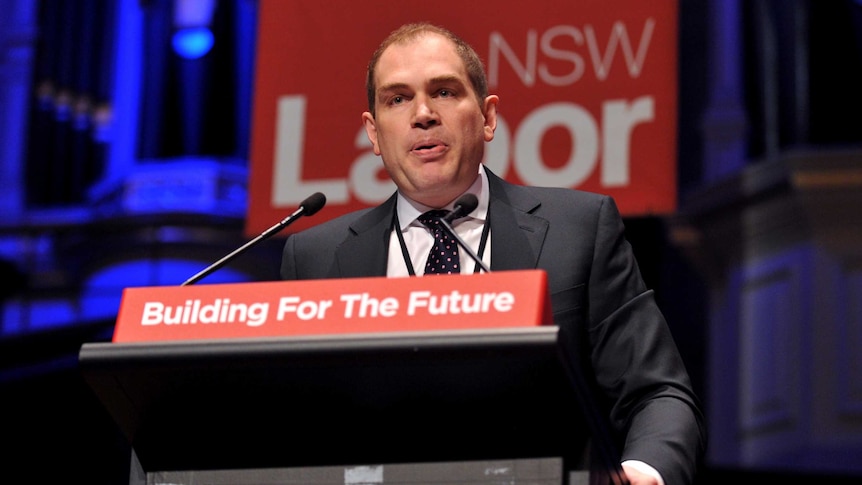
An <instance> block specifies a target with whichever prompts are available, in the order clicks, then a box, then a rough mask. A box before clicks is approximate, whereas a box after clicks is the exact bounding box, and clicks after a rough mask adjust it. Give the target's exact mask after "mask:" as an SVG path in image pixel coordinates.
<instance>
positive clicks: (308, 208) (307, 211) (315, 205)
mask: <svg viewBox="0 0 862 485" xmlns="http://www.w3.org/2000/svg"><path fill="white" fill-rule="evenodd" d="M324 204H326V196H325V195H323V194H321V193H320V192H315V193H313V194H311V195H310V196H308V197H307V198H306V199H305V200H304V201H302V203H301V204H300V205H299V209H296V210H295V211H294V212H293V214H291V215H289V216H287V217H285V218H284V219H282V220H281V222H279V223H278V224H276V225H274V226H272V227H270V228H269V229H267V230H265V231H263V232H262V233H260V234H259V235H258V236H257V237H256V238H254V239H252V240H251V241H249V242H247V243H245V244H243V245H242V246H240V247H239V248H237V249H235V250H234V251H233V252H232V253H230V254H228V255H227V256H225V257H223V258H221V259H220V260H218V261H216V262H215V263H213V264H211V265H209V266H207V267H206V268H204V269H203V270H202V271H200V272H199V273H198V274H196V275H194V276H192V277H191V278H189V279H187V280H186V281H185V282H183V284H182V285H180V286H186V285H190V284H192V283H195V282H197V281H198V280H200V279H201V278H203V277H204V276H207V275H208V274H210V273H212V272H213V271H215V270H217V269H219V268H221V267H222V266H224V265H225V264H227V262H228V261H230V260H232V259H234V258H235V257H237V256H239V255H240V254H242V253H244V252H245V251H246V250H248V249H249V248H250V247H252V246H254V245H255V244H257V243H259V242H261V241H263V240H264V239H266V238H268V237H270V236H272V235H273V234H275V233H277V232H278V231H281V230H282V229H284V228H285V227H287V226H289V225H291V224H293V222H294V221H296V220H297V219H299V218H300V217H302V216H311V215H314V214H315V213H317V211H319V210H320V209H321V208H323V205H324Z"/></svg>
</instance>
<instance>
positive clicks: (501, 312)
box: [113, 270, 552, 342]
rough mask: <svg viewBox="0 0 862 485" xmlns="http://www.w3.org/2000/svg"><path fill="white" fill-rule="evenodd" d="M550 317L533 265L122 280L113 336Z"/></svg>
mask: <svg viewBox="0 0 862 485" xmlns="http://www.w3.org/2000/svg"><path fill="white" fill-rule="evenodd" d="M550 323H552V318H551V311H550V302H549V301H548V297H547V275H546V274H545V272H544V271H539V270H519V271H498V272H494V273H483V274H470V275H440V276H434V277H427V278H422V277H414V278H384V277H374V278H347V279H334V280H305V281H271V282H255V283H229V284H212V285H198V286H171V287H168V286H158V287H136V288H126V289H125V290H124V291H123V298H122V302H121V304H120V311H119V314H118V316H117V322H116V325H115V327H114V338H113V341H114V342H146V341H164V340H191V339H224V338H249V337H251V338H254V337H274V336H300V335H323V334H348V333H368V332H402V331H424V330H454V329H481V328H495V327H529V326H538V325H545V324H550Z"/></svg>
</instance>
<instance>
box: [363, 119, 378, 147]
mask: <svg viewBox="0 0 862 485" xmlns="http://www.w3.org/2000/svg"><path fill="white" fill-rule="evenodd" d="M362 124H363V125H364V126H365V134H366V135H368V141H370V142H371V146H372V147H373V148H374V154H375V155H377V156H380V146H379V145H378V144H377V125H376V124H375V122H374V115H372V114H371V113H370V112H368V111H366V112H364V113H362Z"/></svg>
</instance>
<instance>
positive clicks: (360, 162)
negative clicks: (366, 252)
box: [246, 0, 677, 235]
mask: <svg viewBox="0 0 862 485" xmlns="http://www.w3.org/2000/svg"><path fill="white" fill-rule="evenodd" d="M259 5H260V10H259V15H260V17H259V26H258V29H259V30H258V45H257V56H258V58H257V71H256V73H255V79H256V80H255V93H254V117H253V133H252V149H251V175H250V182H249V193H250V198H249V212H248V218H247V226H246V229H247V232H248V234H250V235H251V234H258V233H260V232H261V231H263V230H265V229H266V228H268V227H270V226H271V225H273V224H275V223H277V222H278V221H280V220H282V219H283V218H284V217H286V216H287V215H288V214H290V213H291V212H293V211H294V210H295V209H296V207H297V206H298V204H299V203H300V202H301V201H302V200H304V199H305V198H306V197H308V196H309V195H311V194H312V193H314V192H317V191H319V192H322V193H323V194H325V195H326V198H327V204H326V207H324V208H323V209H322V210H321V211H320V212H319V213H318V214H316V215H315V216H313V217H309V218H303V219H301V220H300V221H299V222H297V223H296V224H294V225H292V226H290V227H289V228H288V230H287V231H285V233H287V232H293V231H296V230H299V229H302V228H305V227H308V226H310V225H313V224H318V223H320V222H321V221H323V220H326V219H331V218H333V217H336V216H338V215H341V214H344V213H346V212H349V211H352V210H354V209H358V208H362V207H368V206H372V205H376V204H378V203H379V202H381V201H383V200H384V199H386V198H387V197H388V196H390V195H391V194H392V192H393V191H394V189H395V186H394V184H392V183H391V182H390V181H389V180H388V177H387V176H386V173H385V171H384V170H383V165H382V163H381V161H380V159H379V158H378V157H376V156H375V155H374V153H373V152H372V150H371V145H370V143H369V142H368V140H367V138H366V136H365V131H364V129H363V127H362V123H361V119H360V115H361V113H362V112H363V111H365V110H366V109H367V101H366V95H365V69H366V64H367V62H368V58H369V57H370V56H371V54H372V52H373V51H374V50H375V48H376V47H377V45H378V44H379V42H380V41H381V40H382V39H383V37H385V36H386V35H387V34H388V33H389V32H390V31H392V30H394V29H395V28H397V27H398V26H399V25H401V24H402V23H405V22H412V21H419V20H427V21H431V22H433V23H437V24H440V25H443V26H445V27H448V28H449V29H451V30H453V31H455V32H456V33H458V34H459V35H461V36H462V37H464V38H465V39H466V40H467V41H468V42H470V43H471V44H472V45H473V47H474V48H476V50H477V51H478V53H479V55H480V56H481V57H482V59H483V60H484V62H485V65H486V70H487V73H488V80H489V86H490V91H491V92H492V93H493V94H497V95H499V96H500V103H499V105H498V110H499V118H498V120H499V122H498V125H497V131H496V136H495V139H494V141H493V142H491V143H490V144H489V145H488V149H487V150H486V154H485V163H486V164H487V166H488V167H489V168H491V169H492V170H493V171H494V172H496V173H497V174H498V175H500V176H502V177H504V178H506V179H508V180H510V181H513V182H517V183H523V184H528V185H544V186H559V187H572V188H579V189H583V190H589V191H594V192H601V193H604V194H609V195H611V196H613V197H614V198H615V199H616V201H617V203H618V205H619V207H620V210H621V212H622V213H623V215H624V216H639V215H647V214H663V213H668V212H671V211H673V210H675V206H676V133H677V130H676V128H677V127H676V123H677V98H676V96H677V92H676V83H677V0H653V1H649V2H646V1H643V0H611V1H608V0H580V1H568V2H560V1H553V0H531V1H529V2H526V3H525V2H524V0H481V1H480V0H469V1H465V0H437V1H435V2H410V1H406V2H392V1H391V0H363V1H351V0H345V1H326V2H321V1H319V0H261V1H260V4H259Z"/></svg>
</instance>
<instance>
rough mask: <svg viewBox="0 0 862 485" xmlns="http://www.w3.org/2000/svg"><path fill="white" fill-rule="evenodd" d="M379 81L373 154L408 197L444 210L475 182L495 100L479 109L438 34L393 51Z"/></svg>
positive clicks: (369, 127)
mask: <svg viewBox="0 0 862 485" xmlns="http://www.w3.org/2000/svg"><path fill="white" fill-rule="evenodd" d="M375 81H376V89H377V90H376V100H375V109H376V117H373V116H372V115H371V113H369V112H365V113H363V114H362V119H363V122H364V124H365V131H366V132H367V134H368V139H369V140H371V143H372V145H373V146H374V153H375V154H377V155H380V156H381V157H382V158H383V165H384V167H385V168H386V171H387V172H389V176H390V177H392V180H393V181H394V182H395V184H396V185H397V186H398V188H399V189H400V190H401V192H402V193H404V195H406V196H407V197H410V198H411V199H413V200H416V201H417V202H420V203H422V204H425V205H427V206H431V207H443V206H445V205H446V204H448V203H449V202H451V201H452V200H454V199H455V198H456V197H458V196H459V195H461V193H463V192H464V191H465V190H467V188H469V187H470V185H471V184H472V183H473V181H474V180H475V179H476V176H477V174H478V170H479V164H480V163H481V162H482V156H483V154H484V149H485V143H486V142H489V141H491V140H492V139H493V138H494V129H495V128H496V125H497V97H496V96H488V97H487V98H485V99H484V100H483V102H482V104H481V105H480V104H479V102H478V101H477V99H476V93H475V92H474V90H473V87H472V85H471V84H470V80H469V78H468V77H467V72H466V69H465V67H464V63H463V62H462V61H461V58H460V57H458V54H457V53H456V52H455V47H454V46H453V44H452V43H451V41H449V40H448V39H446V38H444V37H442V36H440V35H437V34H423V35H422V36H420V37H418V38H417V39H414V40H411V41H410V42H408V43H406V44H393V45H391V46H389V47H388V48H387V49H386V50H385V51H384V52H383V55H382V56H381V57H380V60H379V62H378V64H377V67H376V71H375Z"/></svg>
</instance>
